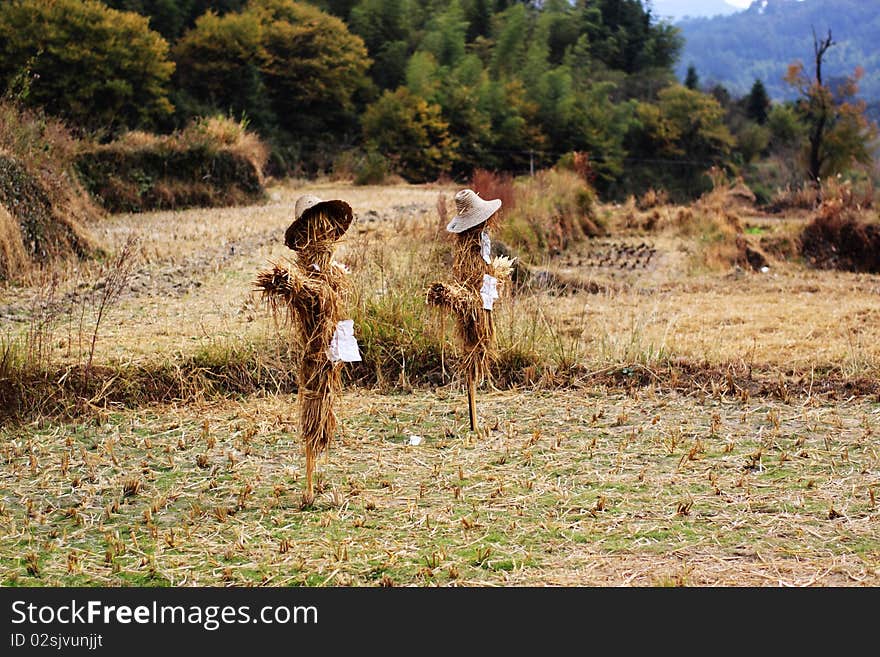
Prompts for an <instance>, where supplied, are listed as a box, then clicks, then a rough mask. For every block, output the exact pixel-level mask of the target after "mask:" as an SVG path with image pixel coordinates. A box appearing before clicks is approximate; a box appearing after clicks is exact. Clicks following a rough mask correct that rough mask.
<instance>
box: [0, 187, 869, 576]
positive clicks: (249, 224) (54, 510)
mask: <svg viewBox="0 0 880 657" xmlns="http://www.w3.org/2000/svg"><path fill="white" fill-rule="evenodd" d="M454 191H455V187H451V186H450V187H445V186H439V185H438V186H419V187H416V186H406V185H399V186H391V187H353V186H349V185H346V184H343V183H330V182H324V183H298V182H296V181H293V182H288V183H285V184H284V185H279V186H277V187H275V188H273V189H271V190H270V200H269V201H268V202H266V203H264V204H261V205H257V206H252V207H238V208H226V209H210V210H202V209H197V210H188V211H182V212H156V213H147V214H141V215H125V214H122V215H113V216H110V217H108V218H106V219H105V220H103V221H102V222H101V223H99V224H96V225H94V226H92V227H91V228H92V230H93V233H94V234H95V235H96V237H97V238H98V239H99V241H101V242H102V243H103V244H104V245H106V246H107V248H108V251H110V252H111V253H118V252H119V251H120V249H121V248H122V247H123V245H125V244H126V242H127V241H128V239H129V238H130V237H136V238H137V242H136V244H134V245H133V249H134V255H133V256H132V259H131V261H130V263H126V266H129V265H130V266H131V274H130V276H128V277H127V278H126V279H125V281H124V286H123V287H122V289H121V290H120V292H119V295H118V297H116V298H114V299H112V300H111V302H108V303H107V305H106V307H105V309H104V311H103V313H104V314H103V315H102V317H101V318H100V320H99V319H98V317H97V312H98V310H99V309H100V299H101V291H102V290H104V289H106V285H107V282H108V281H109V280H111V279H110V278H109V275H110V273H111V272H112V270H109V271H108V264H107V263H108V262H112V257H111V258H110V259H109V260H106V261H104V263H103V264H102V263H101V262H99V263H95V264H89V265H83V266H81V268H80V269H79V270H73V269H69V270H66V271H64V272H54V274H52V275H43V277H42V278H37V279H35V280H34V281H33V284H31V285H25V286H21V287H11V286H10V287H6V288H3V289H0V336H4V339H5V340H6V342H4V345H5V352H4V351H3V349H0V356H3V366H0V375H2V373H3V372H4V367H5V368H6V370H5V371H7V372H9V371H13V370H14V368H15V367H20V362H19V361H20V360H21V359H23V358H25V356H29V358H30V359H31V360H36V361H39V362H40V363H42V366H43V367H44V369H45V370H46V371H47V372H50V373H51V376H44V377H43V379H41V381H42V383H41V386H42V387H41V388H40V390H41V394H44V393H45V394H52V391H53V390H66V389H67V388H66V386H68V384H69V382H70V380H73V378H74V377H75V376H79V375H80V374H81V370H82V366H83V362H84V361H85V360H86V358H87V355H88V354H89V352H90V351H92V346H91V345H92V340H93V339H94V349H93V354H92V356H93V367H94V370H93V374H95V376H98V377H99V379H100V380H101V381H102V383H101V385H99V386H98V388H97V390H90V392H89V397H88V398H87V399H79V400H78V401H77V403H76V404H74V405H69V406H65V405H63V404H62V405H59V406H57V407H53V408H52V409H49V408H44V409H43V410H42V412H41V411H40V409H39V408H37V409H34V408H32V407H30V408H29V409H28V411H27V412H26V413H20V414H19V415H18V416H16V417H11V418H10V419H8V420H7V421H6V422H5V423H4V424H3V425H0V583H2V584H4V585H26V586H46V585H64V586H70V585H141V586H154V585H155V586H167V585H174V586H180V585H269V586H281V585H291V584H303V585H336V586H338V585H435V584H439V585H563V586H570V585H599V586H606V585H613V586H616V585H648V586H657V585H697V586H705V585H723V586H751V585H772V586H784V585H818V586H849V585H870V586H876V585H880V570H878V569H880V539H878V533H877V523H878V519H880V512H878V510H877V506H876V499H875V498H876V496H877V495H880V455H878V452H877V450H878V445H877V435H878V432H880V393H878V389H880V388H878V381H880V276H877V275H868V274H852V273H845V272H836V271H817V270H812V269H808V268H806V267H805V266H804V265H803V263H801V262H800V261H799V260H798V259H796V258H795V259H789V260H784V259H781V258H771V261H770V263H769V265H768V268H767V270H766V271H764V272H761V271H752V270H751V269H749V268H742V267H732V266H730V265H729V264H727V265H722V266H718V265H717V263H716V262H715V260H714V257H715V256H714V255H713V254H714V253H715V251H714V250H713V249H716V243H715V242H714V241H713V240H714V239H715V238H713V237H712V235H711V234H709V235H708V237H707V233H705V232H696V233H688V232H687V231H683V230H680V229H675V228H674V223H675V216H676V215H677V213H679V212H681V209H678V208H672V207H664V208H661V209H659V210H658V212H659V215H658V216H659V217H660V219H659V221H660V224H661V228H659V229H657V230H652V231H646V230H643V229H639V228H632V227H630V228H627V229H622V228H620V227H621V226H624V225H626V223H627V221H628V220H627V219H625V215H626V214H627V213H632V211H633V209H632V208H631V207H629V208H628V207H615V206H601V207H600V208H599V213H600V214H601V215H602V216H603V217H604V219H605V221H606V222H607V223H608V224H609V225H611V226H613V227H615V230H612V231H610V235H607V236H605V237H601V238H596V239H592V240H587V241H582V242H579V243H576V244H573V245H571V246H570V248H567V249H566V250H564V251H562V252H561V253H560V254H558V255H556V256H554V257H549V256H548V257H545V258H544V259H543V260H541V261H533V262H532V265H533V270H532V271H533V274H532V281H533V282H537V283H540V282H541V281H543V280H549V281H551V283H552V284H548V285H543V284H540V285H539V284H533V285H532V286H531V287H527V288H523V289H521V290H518V291H516V293H515V294H512V292H511V290H506V291H505V293H504V295H503V297H502V299H501V301H500V303H499V309H498V313H497V322H498V331H499V346H500V348H501V351H502V355H503V356H504V358H503V359H502V362H501V365H500V367H501V368H502V371H501V372H500V374H501V375H502V376H500V377H499V381H498V385H499V387H498V388H494V387H493V386H489V387H486V388H485V389H484V390H482V391H481V392H480V395H479V400H478V405H479V410H480V414H481V416H482V419H483V431H482V432H481V433H480V434H474V433H470V432H468V430H467V428H468V427H467V404H466V399H465V397H464V394H463V391H462V388H461V382H460V381H459V380H458V379H457V378H456V377H455V376H454V374H453V372H454V363H455V356H456V354H455V347H454V341H453V340H452V336H451V335H449V336H445V337H444V336H442V335H441V334H440V327H439V322H438V321H436V318H434V317H432V316H431V315H430V314H429V313H427V311H425V310H423V309H422V307H421V306H422V304H421V303H420V298H421V297H420V294H421V292H420V291H421V290H423V289H424V287H425V286H426V285H427V284H428V283H429V282H430V281H431V280H433V279H434V277H436V276H437V275H443V270H442V267H441V268H440V269H439V270H438V266H437V263H441V264H442V262H443V253H444V251H445V250H446V249H447V248H448V245H447V242H446V241H445V238H444V236H443V234H442V233H441V232H439V231H438V226H439V225H440V223H441V218H440V217H439V216H438V212H439V211H438V199H439V198H440V197H441V196H442V197H443V198H445V201H446V204H447V205H450V204H451V197H452V195H453V193H454ZM305 192H309V193H314V194H317V195H319V196H321V197H323V198H343V199H346V200H347V201H348V202H349V203H350V204H351V205H352V207H353V209H354V211H355V213H356V215H357V220H356V223H355V224H354V225H353V227H352V229H351V230H350V231H349V233H348V234H347V235H346V237H345V238H344V240H343V242H342V246H341V248H340V251H339V252H338V258H339V259H340V260H341V261H343V262H346V263H347V264H349V265H351V267H352V277H353V280H354V282H355V288H356V290H357V291H356V295H355V299H354V301H353V305H354V307H353V312H354V313H355V314H354V316H355V317H356V318H361V317H370V318H371V320H370V322H369V323H368V322H366V321H363V322H361V324H360V325H359V327H358V331H359V333H358V337H359V340H361V343H362V346H365V347H367V348H370V349H372V348H373V346H374V345H388V344H393V345H400V349H399V353H393V352H394V349H389V348H387V346H383V347H382V349H383V350H384V351H383V352H382V358H381V359H379V358H378V357H377V358H376V362H377V363H380V365H376V368H377V369H376V372H375V373H374V374H375V375H374V376H371V377H370V378H369V379H368V380H367V379H364V380H365V381H367V383H364V382H363V381H362V382H361V385H358V386H355V385H352V384H349V385H347V388H346V392H345V394H344V397H343V399H342V401H341V404H340V408H339V416H340V419H341V435H340V436H339V437H338V440H337V441H336V442H335V443H334V445H333V446H332V447H331V450H330V453H329V455H328V457H327V458H326V459H323V460H322V461H321V462H320V463H319V474H320V483H319V494H318V499H317V502H316V505H315V506H314V508H311V509H305V510H303V509H302V508H301V506H300V493H301V486H302V476H303V474H302V473H303V465H304V464H303V459H302V457H301V455H300V449H299V443H298V436H297V409H296V396H295V394H292V393H291V390H290V388H289V385H288V384H286V383H284V382H283V381H276V380H275V379H274V378H273V377H280V376H282V374H279V372H282V371H283V367H284V364H285V363H288V362H289V358H287V356H289V354H286V352H285V349H286V348H287V347H286V345H287V344H288V342H289V339H288V334H287V327H286V326H285V325H284V323H283V321H282V318H280V317H276V318H273V317H272V316H271V315H270V314H269V313H268V312H267V310H266V308H265V307H264V306H263V305H262V303H261V302H260V300H259V298H257V297H256V296H255V295H254V293H253V292H252V290H253V280H254V278H255V275H256V273H257V271H259V270H260V269H264V268H266V267H267V266H269V263H271V262H281V263H283V260H284V258H285V257H287V253H288V252H287V251H286V249H285V248H284V246H283V244H282V242H281V238H282V235H283V231H284V229H285V228H286V226H287V225H288V224H289V222H290V221H291V219H292V216H293V205H294V202H295V200H296V198H297V197H298V196H299V195H300V194H302V193H305ZM441 205H442V203H441ZM742 220H743V222H744V223H745V224H746V225H747V226H748V228H747V231H748V232H749V234H750V235H753V236H754V237H755V238H756V239H757V238H759V237H770V238H774V237H777V236H783V237H784V236H785V235H789V234H791V232H792V231H793V230H796V229H797V227H798V226H799V225H801V223H802V220H803V219H802V218H796V217H788V218H779V217H763V216H752V215H745V216H743V217H742ZM663 226H666V227H665V228H664V227H663ZM648 254H650V257H649V255H648ZM102 267H103V269H102ZM559 281H563V282H568V284H562V285H560V284H558V283H559ZM96 326H97V330H95V327H96ZM389 336H390V337H389ZM425 336H429V337H430V336H433V338H432V339H436V342H437V344H439V345H441V356H440V358H441V362H442V369H443V372H442V376H440V375H437V379H438V380H437V381H436V385H429V383H428V382H426V380H420V379H419V376H418V375H417V374H418V372H419V371H420V369H419V368H420V367H421V366H423V365H424V363H421V362H418V361H419V360H420V356H419V354H428V353H431V352H429V351H427V347H426V346H425V344H423V343H425V342H426V341H427V339H428V338H426V337H425ZM380 338H382V340H384V342H382V341H380ZM391 338H394V340H395V341H394V342H391ZM10 345H12V346H10ZM13 347H14V348H13ZM378 348H379V347H378V346H377V347H375V349H378ZM16 349H17V350H18V351H17V352H16ZM407 349H412V351H407ZM418 349H425V350H423V351H419V350H418ZM24 352H26V353H25V356H22V355H21V354H22V353H24ZM4 353H5V356H4V355H3V354H4ZM15 353H18V354H19V355H18V356H15ZM412 354H416V355H415V356H413V355H412ZM522 355H526V356H532V355H537V356H535V358H538V356H540V360H542V361H547V362H549V363H552V367H550V366H547V367H541V366H539V365H537V364H536V362H537V360H536V361H534V362H532V361H528V362H524V364H523V366H522V368H520V371H517V372H516V373H515V376H514V375H513V374H511V376H510V377H505V376H504V375H505V374H506V372H505V371H504V370H503V368H505V367H511V368H512V367H513V366H512V365H511V363H514V362H517V361H515V358H514V356H516V357H520V356H522ZM523 357H524V356H523ZM15 358H18V359H19V361H16V360H15ZM232 360H235V361H236V362H238V361H239V360H242V361H243V362H245V364H244V365H242V367H243V368H245V369H246V368H251V369H252V370H253V371H254V372H256V373H255V374H254V373H252V374H250V375H249V376H250V379H249V381H250V383H249V386H248V387H236V386H235V385H232V384H230V385H228V386H227V387H226V389H225V392H218V389H221V388H223V386H222V385H218V386H217V389H201V388H198V387H197V386H195V387H193V388H192V389H187V393H186V394H183V393H182V392H176V393H174V394H165V395H161V396H158V397H156V398H155V399H145V400H144V402H143V403H139V404H138V403H134V404H133V403H131V400H130V398H127V397H125V395H124V394H121V393H120V394H119V395H117V394H116V393H115V392H113V391H114V390H116V389H117V388H119V387H120V386H123V387H124V385H128V383H126V377H129V376H133V375H132V374H131V372H133V371H137V372H141V373H144V372H146V373H151V372H158V371H160V370H161V372H163V374H162V376H167V373H168V372H172V374H173V373H174V372H177V373H178V375H179V377H180V380H181V381H183V380H184V378H186V377H188V376H191V375H192V372H190V371H189V370H188V368H189V369H190V370H191V369H193V368H196V369H197V368H201V369H203V370H205V371H207V372H209V373H210V374H211V376H213V377H214V379H212V380H214V381H215V382H216V381H217V380H221V382H222V379H223V377H229V378H230V379H231V378H233V377H234V376H238V374H233V373H232V372H233V368H231V367H226V368H225V369H224V367H225V366H226V365H228V362H230V361H232ZM414 360H415V361H416V362H413V361H414ZM267 362H268V363H270V364H271V365H272V366H271V367H269V366H267V365H266V363H267ZM17 363H19V364H17ZM194 363H195V364H194ZM255 363H256V364H255ZM235 372H238V370H235ZM139 376H140V375H139ZM156 376H157V377H158V376H159V375H158V374H157V375H156ZM193 376H194V375H193ZM432 376H434V375H432ZM261 377H262V378H261ZM187 380H188V381H190V380H196V379H187ZM6 381H7V380H6V379H3V377H2V376H0V385H6V384H7V383H6ZM254 381H256V383H254ZM428 381H433V379H430V377H429V379H428ZM132 385H133V384H132ZM180 390H181V391H182V390H183V385H182V384H181V387H180ZM25 392H27V391H26V390H25ZM75 392H76V391H75V390H74V391H73V392H71V393H70V394H71V395H72V394H74V393H75ZM114 395H116V396H114ZM26 401H27V400H26V399H25V400H24V401H23V402H22V404H25V405H26ZM411 436H418V437H421V439H422V440H421V442H420V443H419V444H417V445H415V444H410V442H411ZM413 442H418V441H413Z"/></svg>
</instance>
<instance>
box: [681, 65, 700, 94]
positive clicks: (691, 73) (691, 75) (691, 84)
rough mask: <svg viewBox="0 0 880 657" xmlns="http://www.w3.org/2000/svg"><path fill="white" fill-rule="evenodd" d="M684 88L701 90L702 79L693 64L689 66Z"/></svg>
mask: <svg viewBox="0 0 880 657" xmlns="http://www.w3.org/2000/svg"><path fill="white" fill-rule="evenodd" d="M684 86H685V87H687V88H688V89H691V90H697V89H699V88H700V78H699V76H698V75H697V68H696V67H695V66H694V65H693V64H691V65H690V66H688V70H687V75H686V76H685V78H684Z"/></svg>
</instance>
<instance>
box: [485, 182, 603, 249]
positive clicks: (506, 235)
mask: <svg viewBox="0 0 880 657" xmlns="http://www.w3.org/2000/svg"><path fill="white" fill-rule="evenodd" d="M514 189H515V202H514V204H513V207H512V208H511V209H510V210H509V211H507V212H506V213H505V220H504V223H503V224H502V227H501V239H502V241H503V242H504V243H505V244H507V245H508V246H510V247H512V248H514V249H521V250H523V251H525V252H526V253H527V254H529V255H530V256H531V257H532V258H533V259H534V258H540V257H541V256H544V255H548V254H555V253H558V252H560V251H561V250H562V249H565V248H566V247H567V246H568V245H569V244H570V243H571V242H577V241H579V240H582V239H584V238H586V237H592V236H597V235H603V234H605V232H606V230H605V226H604V224H603V222H602V220H601V219H600V218H599V217H598V216H597V214H596V213H595V212H594V206H595V202H596V193H595V191H594V190H593V188H592V187H590V186H589V185H588V184H587V183H586V182H585V181H584V180H583V178H581V177H580V176H578V175H577V174H575V173H573V172H572V171H566V170H555V169H548V170H545V171H539V172H538V173H537V174H536V175H535V176H534V177H527V178H521V179H519V180H517V181H516V183H515V187H514Z"/></svg>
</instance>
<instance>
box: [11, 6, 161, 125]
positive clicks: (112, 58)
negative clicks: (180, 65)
mask: <svg viewBox="0 0 880 657" xmlns="http://www.w3.org/2000/svg"><path fill="white" fill-rule="evenodd" d="M173 71H174V64H173V63H172V62H170V61H169V60H168V44H167V43H166V42H165V40H164V39H163V38H162V37H161V36H160V35H159V34H158V33H156V32H153V31H152V30H151V29H150V28H149V21H148V19H147V18H145V17H143V16H139V15H138V14H135V13H133V12H121V11H116V10H115V9H110V8H108V7H107V6H106V5H105V4H104V3H102V2H97V0H53V1H52V2H46V0H17V1H16V2H3V3H0V84H2V83H4V82H5V83H7V84H8V83H9V82H10V81H11V80H13V79H14V78H17V77H20V76H21V75H22V73H23V72H25V73H26V74H29V77H30V80H31V81H30V84H29V88H28V89H27V90H26V92H24V93H21V94H20V96H21V98H22V100H23V101H25V102H27V103H28V104H30V105H36V106H40V107H43V108H44V109H45V110H46V111H47V112H49V113H50V114H53V115H56V116H62V117H64V118H65V119H68V120H70V121H72V122H74V123H75V124H76V125H79V126H85V127H88V128H91V129H103V128H111V129H114V130H116V129H119V128H126V127H127V128H134V127H138V126H151V125H154V124H156V123H157V122H160V121H162V120H163V119H165V118H166V117H168V116H169V115H170V114H171V112H172V109H173V108H172V106H171V103H170V102H169V100H168V84H169V81H170V79H171V74H172V72H173Z"/></svg>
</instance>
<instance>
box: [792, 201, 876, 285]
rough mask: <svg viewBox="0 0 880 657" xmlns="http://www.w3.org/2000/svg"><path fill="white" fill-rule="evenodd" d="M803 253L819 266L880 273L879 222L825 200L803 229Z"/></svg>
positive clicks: (811, 263) (812, 263)
mask: <svg viewBox="0 0 880 657" xmlns="http://www.w3.org/2000/svg"><path fill="white" fill-rule="evenodd" d="M800 241H801V254H802V255H803V257H804V259H805V260H806V261H807V263H808V264H809V265H811V266H813V267H816V268H817V269H839V270H841V271H851V272H863V273H871V274H878V273H880V224H877V223H868V222H865V221H863V220H861V219H860V218H859V217H858V216H856V214H855V213H854V212H851V211H846V210H845V209H844V208H842V207H841V205H840V203H838V202H836V201H826V202H825V203H823V204H822V206H821V207H820V208H819V214H818V216H817V217H816V218H815V219H813V221H811V222H810V223H809V224H808V225H807V226H806V227H805V228H804V230H803V233H801V240H800Z"/></svg>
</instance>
